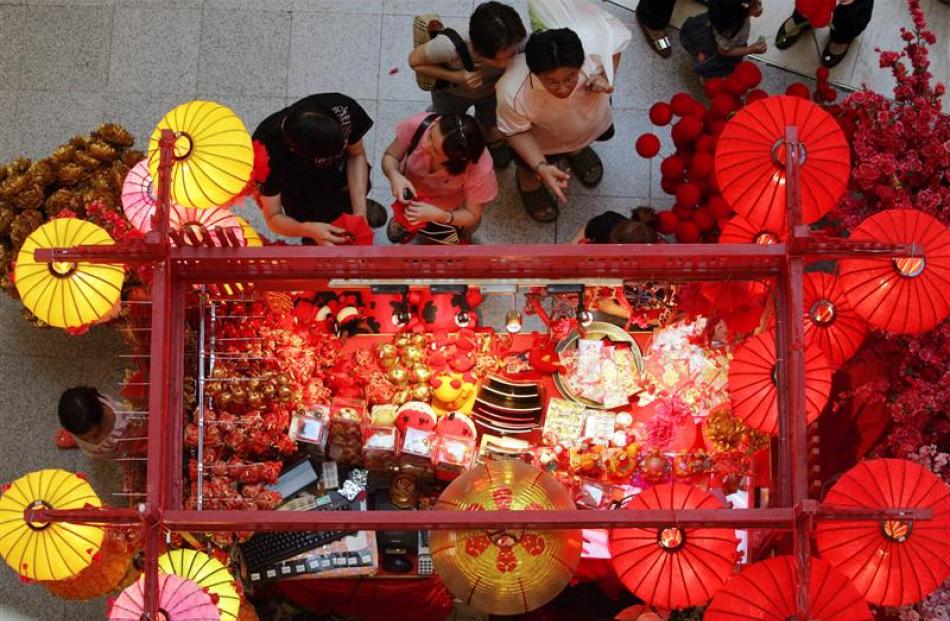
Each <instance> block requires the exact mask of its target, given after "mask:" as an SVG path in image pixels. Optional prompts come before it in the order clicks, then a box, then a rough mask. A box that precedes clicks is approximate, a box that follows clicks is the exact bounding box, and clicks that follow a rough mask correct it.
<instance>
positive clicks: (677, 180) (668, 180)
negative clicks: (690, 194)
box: [660, 174, 683, 196]
mask: <svg viewBox="0 0 950 621" xmlns="http://www.w3.org/2000/svg"><path fill="white" fill-rule="evenodd" d="M682 183H683V176H682V174H681V175H680V176H679V177H662V178H661V179H660V189H662V190H663V191H664V192H665V193H666V194H669V195H671V196H672V195H675V194H676V190H677V189H678V188H679V187H680V185H681V184H682Z"/></svg>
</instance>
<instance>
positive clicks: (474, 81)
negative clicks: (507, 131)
mask: <svg viewBox="0 0 950 621" xmlns="http://www.w3.org/2000/svg"><path fill="white" fill-rule="evenodd" d="M457 35H458V37H459V38H460V40H461V43H462V44H463V45H464V46H465V47H464V49H463V50H460V49H458V48H457V47H456V43H457V41H454V40H453V38H452V37H451V36H448V35H441V36H436V37H435V38H433V39H432V40H431V41H429V42H428V43H426V44H425V45H421V46H419V47H417V48H416V49H414V50H413V51H412V53H411V54H410V55H409V66H410V67H412V68H413V70H415V72H416V73H419V74H422V75H426V76H430V77H433V78H436V79H438V80H441V81H443V83H442V85H441V87H439V86H437V87H436V88H434V89H433V90H432V91H430V93H431V96H432V108H431V110H432V111H433V112H435V113H436V114H465V113H466V112H468V110H469V108H472V107H474V108H475V118H476V119H478V122H479V124H480V125H481V127H482V131H483V133H484V136H485V140H486V142H487V144H488V149H489V151H490V152H491V156H492V160H493V161H494V163H495V168H504V167H505V166H507V165H508V164H509V163H510V162H511V151H510V150H509V149H508V145H507V144H505V139H504V136H502V135H501V133H500V132H499V131H498V128H497V127H496V122H495V107H496V104H495V83H496V82H498V79H499V78H500V77H501V76H502V74H503V73H504V72H505V67H507V66H508V62H509V61H510V60H511V59H512V58H513V57H514V56H515V55H516V54H518V53H519V52H520V51H521V49H522V47H523V46H524V40H525V37H526V36H527V33H526V32H525V28H524V24H523V23H522V22H521V17H520V16H519V15H518V12H517V11H515V10H514V9H513V8H511V7H510V6H508V5H507V4H502V3H500V2H485V3H482V4H480V5H478V7H477V8H476V9H475V12H474V13H472V17H471V18H470V19H469V23H468V30H467V31H465V30H463V31H460V32H458V33H457ZM463 54H467V56H468V59H469V60H470V66H474V70H473V71H467V70H466V69H465V65H466V63H465V62H464V60H463V58H462V55H463Z"/></svg>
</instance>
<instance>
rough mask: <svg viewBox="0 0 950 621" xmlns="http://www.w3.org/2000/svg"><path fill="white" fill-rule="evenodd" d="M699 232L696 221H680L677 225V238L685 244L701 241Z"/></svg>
mask: <svg viewBox="0 0 950 621" xmlns="http://www.w3.org/2000/svg"><path fill="white" fill-rule="evenodd" d="M699 232H700V231H699V227H698V226H696V223H695V222H680V223H679V225H677V227H676V239H677V240H679V241H680V242H682V243H684V244H695V243H696V242H698V241H699Z"/></svg>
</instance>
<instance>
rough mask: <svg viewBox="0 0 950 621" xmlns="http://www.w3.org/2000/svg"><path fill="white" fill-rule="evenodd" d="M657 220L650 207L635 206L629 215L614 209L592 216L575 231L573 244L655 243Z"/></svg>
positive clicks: (656, 240)
mask: <svg viewBox="0 0 950 621" xmlns="http://www.w3.org/2000/svg"><path fill="white" fill-rule="evenodd" d="M658 223H659V220H658V218H657V215H656V211H654V210H653V208H652V207H637V208H636V209H634V210H633V212H632V213H631V215H630V217H629V218H628V217H626V216H624V215H623V214H620V213H617V212H616V211H606V212H604V213H602V214H600V215H598V216H594V217H593V218H591V219H590V220H588V221H587V224H586V225H584V227H583V228H582V229H581V230H579V231H578V232H577V234H576V235H575V236H574V239H573V240H572V242H573V243H575V244H655V243H657V242H658V241H659V237H660V236H659V231H658V229H657V225H658Z"/></svg>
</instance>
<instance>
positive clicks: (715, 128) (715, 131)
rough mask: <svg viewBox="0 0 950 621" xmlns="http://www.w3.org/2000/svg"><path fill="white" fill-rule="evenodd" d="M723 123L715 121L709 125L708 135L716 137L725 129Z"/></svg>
mask: <svg viewBox="0 0 950 621" xmlns="http://www.w3.org/2000/svg"><path fill="white" fill-rule="evenodd" d="M725 127H726V123H725V121H715V122H713V123H711V124H710V125H709V133H710V134H712V135H713V136H718V135H719V134H721V133H722V130H723V129H725Z"/></svg>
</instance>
